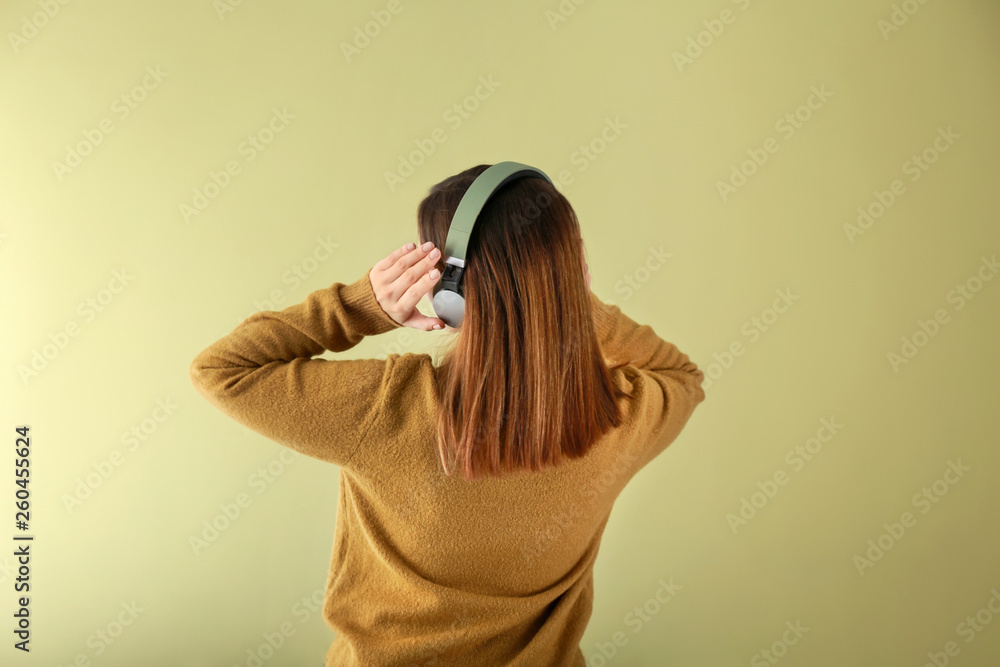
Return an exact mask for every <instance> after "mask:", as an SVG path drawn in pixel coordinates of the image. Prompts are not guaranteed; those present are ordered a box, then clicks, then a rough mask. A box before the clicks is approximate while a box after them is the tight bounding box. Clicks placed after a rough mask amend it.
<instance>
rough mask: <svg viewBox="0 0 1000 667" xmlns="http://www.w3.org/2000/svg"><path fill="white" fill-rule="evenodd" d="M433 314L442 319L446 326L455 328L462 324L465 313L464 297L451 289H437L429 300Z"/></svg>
mask: <svg viewBox="0 0 1000 667" xmlns="http://www.w3.org/2000/svg"><path fill="white" fill-rule="evenodd" d="M431 305H432V306H434V314H435V315H437V316H438V317H440V318H441V319H442V320H444V323H445V324H447V325H448V326H450V327H452V328H454V329H457V328H459V326H460V325H461V324H462V317H463V316H464V315H465V299H464V298H462V297H461V296H459V295H458V294H456V293H455V292H452V291H451V290H445V289H443V290H438V292H437V293H436V294H435V295H434V300H433V301H431Z"/></svg>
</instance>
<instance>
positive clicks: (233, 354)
mask: <svg viewBox="0 0 1000 667" xmlns="http://www.w3.org/2000/svg"><path fill="white" fill-rule="evenodd" d="M412 245H413V244H409V245H407V246H404V247H403V248H400V249H398V250H396V251H394V252H393V253H392V254H390V255H389V256H388V257H386V258H385V259H383V260H381V261H380V262H379V263H378V264H376V265H375V266H374V267H372V269H371V270H370V271H368V272H367V273H366V274H365V275H364V276H362V277H361V278H358V279H357V280H355V281H354V282H353V283H350V284H344V283H339V282H338V283H333V285H331V286H330V287H327V288H325V289H320V290H316V291H314V292H312V293H310V294H309V295H308V296H307V297H306V298H305V300H304V301H302V302H301V303H298V304H296V305H294V306H289V307H288V308H285V309H284V310H281V311H261V312H257V313H254V314H253V315H251V316H250V317H248V318H247V319H246V320H244V321H243V322H242V323H241V324H239V325H238V326H237V327H236V328H235V329H233V331H232V332H230V333H229V334H228V335H226V336H224V337H222V338H221V339H219V340H217V341H216V342H214V343H212V344H211V345H210V346H208V347H207V348H206V349H205V350H204V351H202V352H201V353H200V354H199V355H198V356H197V357H195V359H194V361H192V362H191V366H190V376H191V382H192V383H193V384H194V386H195V388H196V389H197V390H198V392H199V393H200V394H201V395H202V396H204V397H205V398H206V399H207V400H208V401H209V402H210V403H212V404H213V405H215V407H217V408H219V409H220V410H221V411H222V412H224V413H226V414H227V415H229V416H230V417H232V418H233V419H235V420H236V421H238V422H240V423H241V424H243V425H244V426H246V427H248V428H250V429H253V430H254V431H257V432H258V433H261V434H262V435H265V436H267V437H268V438H270V439H272V440H274V441H275V442H278V443H279V444H282V445H285V446H286V447H289V448H291V449H294V450H296V451H298V452H300V453H302V454H306V455H307V456H311V457H313V458H316V459H320V460H323V461H328V462H330V463H336V464H338V465H346V464H347V463H348V462H349V461H350V460H351V457H352V456H353V454H354V452H355V451H356V450H357V448H358V446H359V445H360V444H361V442H362V441H363V440H364V437H365V434H366V433H367V432H368V429H369V428H370V427H371V426H372V424H373V423H374V421H375V419H376V418H377V417H378V415H379V414H380V412H381V411H382V409H383V406H384V404H385V403H386V401H387V394H388V393H389V387H390V386H391V385H390V383H389V382H388V380H389V378H390V376H391V373H392V361H391V360H380V359H343V360H339V359H338V360H328V359H313V358H312V357H314V356H316V355H319V354H322V353H323V352H324V351H325V350H330V351H331V352H343V351H345V350H349V349H350V348H352V347H354V346H355V345H357V344H358V343H359V342H360V341H361V339H362V338H364V337H365V336H374V335H377V334H380V333H384V332H386V331H390V330H392V329H396V328H398V327H401V326H411V327H415V328H422V329H430V328H431V327H432V326H433V325H435V324H438V323H441V322H440V320H438V319H437V318H430V317H426V316H424V315H421V314H420V312H419V311H418V310H416V303H417V301H418V300H419V299H420V297H421V296H423V295H424V294H425V293H427V292H428V291H429V290H430V289H432V288H433V286H434V282H435V280H434V279H435V278H436V277H437V272H436V270H434V269H433V267H434V265H435V262H436V258H437V256H438V254H439V253H435V252H433V250H431V249H427V250H425V249H424V248H420V249H416V248H411V247H410V246H412ZM390 313H391V315H390ZM441 324H443V323H441Z"/></svg>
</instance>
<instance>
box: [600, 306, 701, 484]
mask: <svg viewBox="0 0 1000 667" xmlns="http://www.w3.org/2000/svg"><path fill="white" fill-rule="evenodd" d="M590 304H591V309H592V312H593V316H594V327H595V329H596V331H597V339H598V342H599V344H600V347H601V351H602V353H603V354H604V357H605V359H606V360H607V361H608V363H609V364H610V365H615V364H619V363H624V364H626V367H633V368H634V370H631V371H629V372H628V373H627V375H630V376H631V377H630V378H629V379H630V380H631V381H632V383H633V386H634V385H635V384H637V383H638V384H639V385H641V387H640V390H641V391H642V395H643V397H644V401H643V403H644V406H643V408H642V411H641V415H640V418H641V419H643V420H644V421H646V422H647V423H646V427H647V428H646V429H645V430H644V432H646V433H649V438H650V442H649V443H648V444H647V445H646V446H647V450H646V451H647V456H646V457H645V458H644V459H643V461H642V465H645V463H646V462H648V461H649V460H651V459H652V458H654V457H655V456H656V455H658V454H659V453H660V452H662V451H663V450H664V449H665V448H666V447H667V445H669V444H670V443H671V442H673V441H674V440H675V439H676V438H677V436H678V435H679V434H680V432H681V429H682V428H683V427H684V425H685V424H686V423H687V421H688V419H689V418H690V417H691V414H692V413H693V412H694V409H695V407H697V406H698V404H699V403H701V402H702V401H703V400H705V391H704V389H702V382H703V381H704V379H705V374H704V373H703V372H702V371H701V370H700V369H699V368H698V366H697V365H696V364H695V363H694V362H693V361H691V359H690V358H689V357H688V355H686V354H684V353H683V352H681V351H680V350H679V349H677V346H675V345H674V344H673V343H669V342H667V341H665V340H663V339H662V338H660V337H659V336H658V335H657V334H656V332H655V331H653V328H652V327H651V326H650V325H648V324H638V323H637V322H635V321H634V320H633V319H631V318H630V317H629V316H628V315H626V314H625V313H623V312H622V311H621V309H620V308H619V307H618V306H612V305H609V304H606V303H604V302H603V301H601V300H600V299H599V298H598V297H597V295H596V294H594V292H592V291H591V292H590Z"/></svg>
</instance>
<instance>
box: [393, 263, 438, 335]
mask: <svg viewBox="0 0 1000 667" xmlns="http://www.w3.org/2000/svg"><path fill="white" fill-rule="evenodd" d="M421 252H422V253H423V254H424V257H423V259H422V260H421V261H419V262H417V263H416V264H414V265H413V266H411V267H410V268H408V269H406V270H405V271H404V272H403V273H402V274H401V275H400V277H399V278H398V279H397V281H396V283H397V284H396V285H394V287H393V289H394V291H395V289H396V288H397V287H398V288H399V289H400V290H401V291H402V293H401V294H400V296H399V298H398V299H397V303H398V304H399V308H400V309H401V310H403V311H404V312H412V311H413V310H414V309H416V306H417V302H418V301H420V299H422V298H423V296H424V295H425V294H427V293H428V292H430V291H431V290H432V289H434V285H435V284H436V283H437V281H438V280H439V279H440V278H441V272H440V271H438V270H437V267H436V264H437V262H438V260H439V259H440V257H441V251H440V250H438V249H437V248H433V249H432V250H430V251H429V252H428V251H423V250H421V249H418V250H416V251H414V252H413V253H411V254H418V253H421ZM435 321H436V320H435Z"/></svg>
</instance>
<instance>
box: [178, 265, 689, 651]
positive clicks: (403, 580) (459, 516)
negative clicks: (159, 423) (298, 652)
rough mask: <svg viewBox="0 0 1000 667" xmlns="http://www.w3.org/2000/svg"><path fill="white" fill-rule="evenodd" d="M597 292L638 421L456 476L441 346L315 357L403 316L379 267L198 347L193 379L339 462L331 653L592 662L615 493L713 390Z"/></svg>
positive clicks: (610, 353)
mask: <svg viewBox="0 0 1000 667" xmlns="http://www.w3.org/2000/svg"><path fill="white" fill-rule="evenodd" d="M590 297H591V304H592V307H593V315H594V322H595V326H596V328H597V331H598V335H599V341H600V345H601V349H602V352H603V353H604V356H605V358H606V359H607V361H608V362H609V364H614V363H617V362H618V361H622V360H625V361H628V362H630V363H629V365H627V366H625V367H623V368H621V369H618V370H616V371H614V373H613V378H614V382H615V383H616V384H617V385H618V386H619V387H621V388H622V389H624V390H625V391H626V392H627V393H628V397H627V398H624V397H623V398H620V399H619V404H620V405H621V406H622V411H623V416H624V422H623V424H622V426H621V427H619V428H617V429H613V430H612V431H610V432H609V433H607V434H605V435H604V437H602V438H601V439H599V440H598V441H597V442H595V443H594V445H593V446H592V447H591V449H590V450H589V452H588V453H587V454H586V455H585V456H584V457H582V458H579V459H573V460H565V461H564V463H563V464H561V465H560V466H558V467H556V468H550V469H547V470H544V471H542V472H535V473H519V474H517V475H513V476H509V477H505V478H502V479H496V478H486V479H482V480H477V481H468V480H465V479H464V478H462V477H461V476H460V475H459V474H458V473H457V472H456V476H454V477H447V476H445V474H444V471H443V468H442V466H441V463H440V461H439V458H438V454H437V444H436V419H437V406H436V405H435V393H434V383H435V367H434V365H433V363H432V359H431V357H430V355H427V354H404V355H401V356H400V355H397V354H390V355H388V358H387V359H384V360H378V359H348V358H341V359H337V358H334V359H332V360H330V359H323V358H313V357H316V356H317V355H321V354H323V353H324V351H327V350H329V351H331V352H334V353H340V352H345V351H347V350H349V349H350V348H351V347H353V346H354V345H357V343H358V342H359V341H360V340H361V339H362V337H364V336H375V335H377V334H380V333H384V332H387V331H390V330H392V329H395V328H397V327H400V326H402V325H400V324H398V323H396V322H395V321H394V320H393V319H391V318H390V317H389V316H388V315H387V314H386V313H385V312H384V311H383V310H382V308H381V307H380V306H379V304H378V301H377V300H376V298H375V293H374V291H373V289H372V286H371V282H370V281H369V279H368V272H367V271H366V272H365V274H364V275H363V276H361V277H360V278H358V279H357V280H356V281H354V282H353V283H350V284H346V285H345V284H343V283H333V285H331V286H330V287H327V288H325V289H320V290H317V291H314V292H312V293H310V294H309V295H308V296H307V297H306V298H305V300H304V301H302V302H301V303H299V304H296V305H293V306H290V307H288V308H285V309H284V310H281V311H262V312H257V313H254V314H253V315H251V316H250V317H248V318H247V319H246V320H245V321H244V322H242V323H241V324H240V325H238V326H237V327H236V328H235V329H233V331H232V332H231V333H229V334H228V335H226V336H224V337H223V338H221V339H219V340H218V341H216V342H215V343H212V344H211V345H210V346H208V347H207V348H206V349H205V350H204V351H203V352H201V353H200V354H199V355H198V356H197V357H196V358H195V359H194V361H193V362H192V363H191V367H190V375H191V381H192V382H193V383H194V386H195V387H196V388H197V390H198V392H199V393H200V394H201V395H202V396H204V397H205V398H206V399H208V401H210V402H211V403H212V404H213V405H215V406H216V407H217V408H219V409H220V410H222V411H223V412H224V413H225V414H227V415H229V416H230V417H232V418H233V419H235V420H236V421H238V422H240V423H241V424H243V425H245V426H246V427H247V428H250V429H253V430H254V431H256V432H258V433H260V434H262V435H264V436H266V437H268V438H270V439H272V440H274V441H275V442H277V443H279V444H281V445H283V446H285V447H289V448H291V449H294V450H296V451H297V452H300V453H302V454H305V455H307V456H310V457H313V458H316V459H319V460H321V461H327V462H329V463H334V464H336V465H337V466H339V467H340V491H339V500H338V507H337V520H336V528H335V531H334V537H333V550H332V556H331V560H330V570H329V574H328V576H327V579H326V592H325V598H324V603H323V617H324V618H325V619H326V622H327V624H328V625H329V626H330V627H331V628H333V629H334V631H335V632H336V635H337V636H336V638H335V639H334V641H333V643H332V645H331V646H330V648H329V650H328V651H327V654H326V665H327V666H332V665H435V666H437V667H440V666H443V665H463V666H464V667H468V666H470V665H530V666H531V667H540V666H546V665H567V666H569V665H573V666H580V665H584V664H585V658H584V654H583V652H582V651H581V649H580V646H579V642H580V638H581V636H582V635H583V632H584V629H585V628H586V625H587V621H588V620H589V618H590V614H591V607H592V604H593V598H594V592H593V566H594V561H595V559H596V557H597V550H598V547H599V546H600V542H601V535H602V533H603V531H604V527H605V525H606V524H607V521H608V517H609V515H610V512H611V508H612V504H613V503H614V501H615V499H616V498H617V496H618V494H619V492H620V491H621V490H622V488H623V487H624V486H625V484H626V483H627V482H628V481H629V479H631V478H632V476H633V475H635V474H636V472H638V471H639V470H640V469H641V468H642V467H643V466H645V465H646V464H647V463H649V462H650V461H651V460H652V459H653V458H654V457H656V456H657V455H658V454H659V453H660V452H662V451H663V450H664V448H666V447H667V445H669V444H670V443H671V442H672V441H673V440H674V439H675V438H677V436H678V434H679V433H680V431H681V429H682V427H683V426H684V425H685V423H686V422H687V421H688V418H689V417H690V416H691V413H692V411H693V410H694V408H695V407H696V406H697V405H698V404H699V403H700V402H701V401H702V400H704V398H705V394H704V391H703V390H702V388H701V384H702V380H703V377H704V376H703V373H702V371H701V370H699V369H698V368H697V366H695V364H694V363H692V362H691V361H690V360H689V359H688V357H687V355H685V354H684V353H682V352H680V351H679V350H678V349H677V348H676V347H675V346H674V345H672V344H671V343H668V342H666V341H664V340H662V339H660V338H659V337H658V336H657V335H656V334H655V333H654V331H653V329H652V328H651V327H650V326H649V325H639V324H637V323H636V322H634V321H633V320H631V319H630V318H629V317H627V316H626V315H624V314H623V313H622V312H621V310H620V309H619V308H618V307H617V306H610V305H607V304H604V303H603V302H601V301H600V300H599V299H598V298H597V297H596V296H595V295H594V293H593V292H591V293H590ZM435 333H436V332H435ZM435 333H430V334H428V335H435ZM651 518H652V519H653V520H654V521H655V515H654V516H653V517H651ZM591 652H592V651H591Z"/></svg>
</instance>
